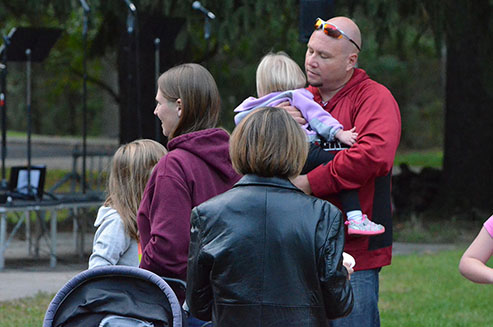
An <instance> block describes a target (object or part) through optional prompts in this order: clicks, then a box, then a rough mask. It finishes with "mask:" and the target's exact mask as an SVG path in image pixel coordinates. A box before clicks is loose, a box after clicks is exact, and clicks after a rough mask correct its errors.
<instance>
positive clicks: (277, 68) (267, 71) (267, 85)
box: [257, 51, 306, 97]
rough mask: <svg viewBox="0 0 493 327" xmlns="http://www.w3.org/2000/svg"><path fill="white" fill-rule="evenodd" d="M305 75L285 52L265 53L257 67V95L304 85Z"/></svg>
mask: <svg viewBox="0 0 493 327" xmlns="http://www.w3.org/2000/svg"><path fill="white" fill-rule="evenodd" d="M305 85H306V76H305V74H304V73H303V71H302V70H301V68H300V66H298V64H297V63H296V62H295V61H294V60H293V59H291V58H290V57H289V56H288V54H287V53H285V52H283V51H279V52H277V53H272V52H270V53H268V54H266V55H265V56H264V57H263V58H262V60H261V61H260V64H259V65H258V67H257V95H258V96H259V97H263V96H264V95H267V94H269V93H272V92H278V91H289V90H294V89H299V88H302V87H305Z"/></svg>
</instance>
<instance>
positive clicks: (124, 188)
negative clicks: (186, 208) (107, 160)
mask: <svg viewBox="0 0 493 327" xmlns="http://www.w3.org/2000/svg"><path fill="white" fill-rule="evenodd" d="M166 153H167V151H166V149H165V147H164V146H162V145H161V144H159V143H158V142H156V141H153V140H148V139H143V140H136V141H133V142H131V143H128V144H125V145H122V146H120V148H119V149H118V150H117V151H116V152H115V155H114V156H113V159H112V163H111V169H110V175H109V178H108V187H107V197H106V200H105V202H104V204H103V205H102V206H101V208H99V211H98V216H97V218H96V222H95V223H94V226H95V227H97V228H98V229H97V231H96V234H95V235H94V241H93V251H92V254H91V257H90V258H89V268H94V267H97V266H106V265H127V266H135V267H138V266H139V257H138V242H139V232H138V230H137V218H136V217H137V210H138V209H139V204H140V201H141V199H142V195H143V193H144V188H145V186H146V183H147V180H148V179H149V175H150V174H151V171H152V169H153V168H154V166H155V165H156V163H157V162H158V161H159V160H160V159H161V157H163V156H164V155H165V154H166Z"/></svg>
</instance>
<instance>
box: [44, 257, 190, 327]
mask: <svg viewBox="0 0 493 327" xmlns="http://www.w3.org/2000/svg"><path fill="white" fill-rule="evenodd" d="M113 316H114V317H118V318H117V319H118V321H119V323H118V324H119V325H120V326H122V322H121V321H122V320H124V319H126V318H128V321H129V323H128V326H156V327H158V326H163V327H164V326H174V327H181V326H182V312H181V307H180V304H179V302H178V299H177V298H176V296H175V294H174V292H173V291H172V290H171V288H170V287H169V286H168V284H167V283H166V282H165V281H164V280H163V279H162V278H161V277H159V276H158V275H156V274H154V273H152V272H150V271H147V270H144V269H140V268H135V267H128V266H105V267H97V268H93V269H89V270H86V271H83V272H81V273H79V274H78V275H76V276H75V277H73V278H72V279H71V280H70V281H68V282H67V283H66V284H65V285H64V286H63V287H62V288H61V289H60V290H59V291H58V293H57V294H56V295H55V297H54V298H53V300H52V301H51V303H50V305H49V307H48V309H47V311H46V314H45V319H44V322H43V327H61V326H63V327H70V326H99V325H100V323H101V321H103V320H104V321H108V320H109V321H111V319H112V318H113ZM115 321H117V320H115ZM140 321H142V323H139V322H140ZM132 323H133V324H132ZM103 325H104V326H112V325H111V323H103Z"/></svg>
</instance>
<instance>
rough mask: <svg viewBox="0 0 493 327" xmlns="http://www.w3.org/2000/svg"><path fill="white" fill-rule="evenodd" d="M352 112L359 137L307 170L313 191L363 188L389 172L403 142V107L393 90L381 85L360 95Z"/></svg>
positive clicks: (325, 192) (323, 193)
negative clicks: (327, 159)
mask: <svg viewBox="0 0 493 327" xmlns="http://www.w3.org/2000/svg"><path fill="white" fill-rule="evenodd" d="M352 110H354V111H353V112H352V113H351V114H352V116H353V117H354V122H353V125H354V126H358V132H359V135H358V141H357V142H356V143H355V144H354V145H353V146H352V147H351V148H349V149H348V150H344V151H340V152H338V153H337V155H336V156H335V158H334V160H332V161H330V162H329V163H328V164H326V165H321V166H319V167H317V168H315V169H314V170H312V171H311V172H309V173H308V174H307V178H308V182H309V184H310V188H311V191H312V192H313V194H314V195H316V196H317V197H327V196H329V195H332V194H336V193H339V192H340V191H341V190H344V189H359V188H361V187H362V186H363V185H365V184H366V183H367V182H368V181H369V180H371V179H373V178H375V177H377V176H384V175H387V174H388V173H389V171H390V169H391V168H392V165H393V162H394V157H395V152H396V150H397V146H398V144H399V139H400V130H401V121H400V114H399V108H398V105H397V103H396V102H395V100H394V98H393V96H392V95H391V94H390V92H389V91H388V90H387V89H386V88H385V87H383V86H381V85H379V84H378V86H377V87H374V88H372V90H370V91H368V90H366V92H365V93H363V94H361V95H360V96H358V103H355V108H353V109H352Z"/></svg>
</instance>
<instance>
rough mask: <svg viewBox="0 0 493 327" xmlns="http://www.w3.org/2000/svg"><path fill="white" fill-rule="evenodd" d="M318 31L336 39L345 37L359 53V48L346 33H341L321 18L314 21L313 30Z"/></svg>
mask: <svg viewBox="0 0 493 327" xmlns="http://www.w3.org/2000/svg"><path fill="white" fill-rule="evenodd" d="M319 29H322V30H323V31H324V33H325V34H327V35H328V36H330V37H333V38H336V39H342V37H345V38H346V39H347V40H348V41H349V42H351V43H352V44H354V46H355V47H356V48H357V49H358V51H361V49H360V47H359V46H358V45H357V44H356V42H354V41H353V40H352V39H351V38H350V37H349V36H347V34H346V33H344V32H343V31H341V30H340V29H339V28H338V27H337V26H335V25H334V24H332V23H328V22H326V21H325V20H323V19H321V18H317V20H316V21H315V30H319Z"/></svg>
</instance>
